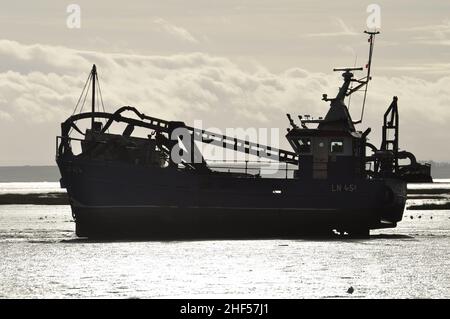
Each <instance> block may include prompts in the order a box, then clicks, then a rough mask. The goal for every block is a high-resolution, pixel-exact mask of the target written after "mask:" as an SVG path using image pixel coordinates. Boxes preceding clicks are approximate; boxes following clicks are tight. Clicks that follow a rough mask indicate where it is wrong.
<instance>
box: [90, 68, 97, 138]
mask: <svg viewBox="0 0 450 319" xmlns="http://www.w3.org/2000/svg"><path fill="white" fill-rule="evenodd" d="M91 75H92V119H91V130H93V129H94V122H95V117H94V113H95V79H96V78H97V67H96V66H95V64H94V66H93V67H92V71H91Z"/></svg>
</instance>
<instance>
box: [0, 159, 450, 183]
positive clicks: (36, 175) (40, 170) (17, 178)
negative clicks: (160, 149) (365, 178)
mask: <svg viewBox="0 0 450 319" xmlns="http://www.w3.org/2000/svg"><path fill="white" fill-rule="evenodd" d="M430 163H431V174H432V176H433V178H450V163H439V162H430ZM59 179H60V174H59V171H58V167H56V166H0V183H5V182H58V181H59Z"/></svg>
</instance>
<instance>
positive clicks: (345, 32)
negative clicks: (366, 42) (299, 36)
mask: <svg viewBox="0 0 450 319" xmlns="http://www.w3.org/2000/svg"><path fill="white" fill-rule="evenodd" d="M332 22H333V24H334V27H335V28H337V29H340V31H335V32H322V33H309V34H306V35H305V36H307V37H341V36H355V35H360V33H358V32H355V30H353V28H351V27H349V26H347V24H345V22H344V20H342V19H340V18H333V20H332Z"/></svg>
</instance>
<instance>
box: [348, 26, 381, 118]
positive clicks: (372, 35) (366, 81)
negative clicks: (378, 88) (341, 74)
mask: <svg viewBox="0 0 450 319" xmlns="http://www.w3.org/2000/svg"><path fill="white" fill-rule="evenodd" d="M364 33H367V34H368V35H369V40H368V42H369V61H368V62H367V65H366V68H367V75H366V78H365V79H362V81H361V82H360V83H361V84H360V85H358V86H357V87H356V88H355V89H354V90H351V91H350V92H349V94H351V93H353V92H354V91H356V90H358V89H359V88H361V87H362V86H363V85H365V88H364V98H363V103H362V109H361V118H360V119H359V121H356V122H353V124H359V123H361V122H362V120H363V116H364V107H365V106H366V97H367V88H368V86H369V81H370V80H372V78H371V77H370V70H371V67H372V55H373V46H374V44H375V35H377V34H379V33H380V31H364Z"/></svg>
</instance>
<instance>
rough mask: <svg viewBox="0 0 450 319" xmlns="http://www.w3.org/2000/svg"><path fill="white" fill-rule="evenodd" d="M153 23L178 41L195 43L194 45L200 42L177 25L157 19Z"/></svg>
mask: <svg viewBox="0 0 450 319" xmlns="http://www.w3.org/2000/svg"><path fill="white" fill-rule="evenodd" d="M153 22H154V23H155V24H156V26H157V29H158V30H159V31H161V32H165V33H167V34H169V35H171V36H172V37H174V38H176V39H178V40H181V41H185V42H189V43H194V44H195V43H198V42H199V41H198V40H197V39H196V38H195V37H194V36H193V35H192V34H191V33H190V32H189V31H187V30H186V29H184V28H181V27H178V26H176V25H173V24H171V23H169V22H168V21H166V20H164V19H162V18H157V19H155V20H154V21H153Z"/></svg>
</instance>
